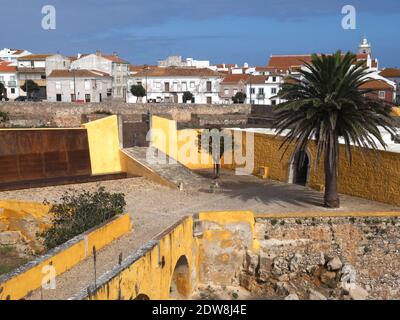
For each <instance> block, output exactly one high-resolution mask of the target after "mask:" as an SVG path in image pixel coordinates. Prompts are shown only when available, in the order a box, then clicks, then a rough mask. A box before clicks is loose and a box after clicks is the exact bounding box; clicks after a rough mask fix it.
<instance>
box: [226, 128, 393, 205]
mask: <svg viewBox="0 0 400 320" xmlns="http://www.w3.org/2000/svg"><path fill="white" fill-rule="evenodd" d="M244 134H245V132H244V133H243V135H244ZM242 140H243V148H245V143H246V139H245V138H243V139H242ZM281 143H282V138H281V137H275V136H272V135H267V134H259V133H256V134H254V174H258V173H259V168H260V167H268V168H269V176H270V179H272V180H278V181H282V182H288V178H289V168H290V161H291V153H292V151H293V147H291V148H289V150H288V152H287V153H286V154H285V155H284V156H283V158H282V159H281V157H282V154H283V151H282V150H279V146H280V145H281ZM352 149H353V163H352V165H350V164H349V162H348V161H347V159H346V156H345V149H344V146H343V145H340V148H339V152H340V158H339V168H338V170H339V175H338V190H339V192H340V193H343V194H348V195H352V196H357V197H361V198H365V199H369V200H375V201H380V202H385V203H389V204H394V205H400V196H399V195H400V193H399V187H398V186H399V185H400V154H398V153H394V152H387V151H378V152H374V151H372V150H364V155H363V154H362V151H361V149H360V148H357V147H353V148H352ZM243 150H245V149H243ZM308 151H309V153H310V155H311V168H310V177H309V181H308V185H309V186H310V187H313V188H317V187H318V186H320V185H324V173H323V166H322V164H321V165H320V166H319V168H314V166H313V164H314V160H315V156H316V148H315V146H314V145H313V144H310V145H309V148H308ZM233 167H234V166H230V168H233Z"/></svg>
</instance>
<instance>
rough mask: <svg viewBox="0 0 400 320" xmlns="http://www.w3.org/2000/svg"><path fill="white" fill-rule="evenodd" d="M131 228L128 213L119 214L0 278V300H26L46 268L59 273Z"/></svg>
mask: <svg viewBox="0 0 400 320" xmlns="http://www.w3.org/2000/svg"><path fill="white" fill-rule="evenodd" d="M131 228H132V224H131V220H130V216H129V214H124V215H118V216H116V217H113V218H112V219H110V220H109V221H106V222H105V223H103V224H101V225H100V226H97V227H95V228H93V229H91V230H89V231H87V232H85V233H84V234H81V235H78V236H76V237H75V238H73V239H71V240H69V241H67V242H66V243H64V244H62V245H61V246H58V247H56V248H54V249H52V250H50V251H49V252H48V253H47V254H45V255H43V256H40V257H39V258H37V259H36V260H33V261H31V262H29V263H27V264H25V265H23V266H22V267H20V268H18V269H16V270H15V271H13V272H11V273H8V274H6V275H4V276H2V277H0V300H18V299H23V298H24V297H26V296H27V295H29V293H30V292H32V291H34V290H36V289H38V288H39V287H40V286H41V285H42V280H43V278H44V277H45V276H49V274H48V273H47V272H48V271H44V269H43V267H45V266H53V267H54V269H55V272H56V276H58V275H60V274H62V273H64V272H65V271H67V270H69V269H71V268H72V267H73V266H75V265H76V264H78V263H79V262H81V261H82V260H84V259H86V258H87V257H89V256H91V255H92V254H93V247H96V250H99V249H101V248H103V247H104V246H106V245H107V244H109V243H111V242H112V241H113V240H115V239H117V238H119V237H121V236H122V235H124V234H126V233H127V232H129V231H130V230H131Z"/></svg>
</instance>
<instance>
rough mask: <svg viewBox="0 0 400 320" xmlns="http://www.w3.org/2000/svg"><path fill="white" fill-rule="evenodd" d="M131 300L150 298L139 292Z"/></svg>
mask: <svg viewBox="0 0 400 320" xmlns="http://www.w3.org/2000/svg"><path fill="white" fill-rule="evenodd" d="M133 300H150V298H149V296H148V295H145V294H143V293H141V294H138V295H137V296H136V298H135V299H133Z"/></svg>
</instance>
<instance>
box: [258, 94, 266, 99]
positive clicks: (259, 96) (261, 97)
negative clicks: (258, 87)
mask: <svg viewBox="0 0 400 320" xmlns="http://www.w3.org/2000/svg"><path fill="white" fill-rule="evenodd" d="M264 98H265V94H264V93H259V94H257V99H258V100H264Z"/></svg>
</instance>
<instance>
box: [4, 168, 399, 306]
mask: <svg viewBox="0 0 400 320" xmlns="http://www.w3.org/2000/svg"><path fill="white" fill-rule="evenodd" d="M201 174H202V175H204V176H206V177H210V173H209V172H208V171H204V172H202V173H201ZM210 183H211V180H210ZM99 186H104V187H105V188H106V190H108V191H111V192H123V193H125V195H126V198H125V199H126V202H127V208H126V211H127V212H129V213H130V215H131V217H132V221H133V225H134V227H133V230H132V232H130V233H129V234H127V235H125V236H123V237H122V238H120V239H118V240H116V241H114V242H113V243H112V244H110V245H108V246H107V247H105V248H103V249H102V250H100V251H99V252H98V257H97V261H98V262H97V275H101V274H103V273H104V272H106V271H107V270H110V269H111V268H112V267H113V266H114V265H115V264H117V263H118V257H119V254H120V253H121V252H122V254H123V257H127V256H128V255H130V254H131V253H133V252H134V251H135V250H136V249H138V248H139V247H140V246H142V245H143V244H144V243H146V242H147V241H149V240H150V239H152V238H153V237H154V236H155V235H157V234H158V233H160V232H161V231H162V230H164V229H165V228H167V227H168V226H170V225H172V224H173V223H174V222H176V221H177V220H178V219H179V218H180V217H182V216H186V215H191V214H194V213H198V212H200V211H211V210H219V211H227V210H228V211H229V210H252V211H253V212H255V213H267V212H294V211H296V212H298V211H303V212H304V211H327V212H332V211H331V210H329V209H325V208H323V207H322V194H321V193H319V192H316V191H314V190H311V189H309V188H305V187H301V186H297V185H288V184H284V183H278V182H272V181H263V180H260V179H258V178H255V177H253V176H234V175H233V174H232V172H230V171H223V172H222V176H221V182H220V188H219V189H218V191H216V192H214V193H210V192H209V190H199V191H185V190H183V191H179V190H172V189H168V188H166V187H162V186H159V185H155V184H153V183H152V182H150V181H148V180H146V179H144V178H132V179H124V180H115V181H104V182H96V183H86V184H78V185H67V186H56V187H46V188H38V189H29V190H19V191H8V192H0V199H2V200H5V199H18V200H32V201H39V202H41V201H43V200H44V199H46V200H48V201H50V202H55V201H58V199H59V198H60V196H61V195H62V194H63V193H64V192H65V191H66V190H71V189H73V190H77V191H79V190H88V191H94V190H96V189H97V188H98V187H99ZM341 202H342V207H341V208H340V209H337V210H338V211H398V210H399V208H398V207H395V206H391V205H386V204H382V203H378V202H372V201H368V200H365V199H360V198H355V197H350V196H346V195H342V196H341ZM93 281H94V268H93V261H92V259H91V258H89V259H86V260H85V261H83V262H81V263H80V264H78V265H77V266H76V267H74V268H73V269H71V270H69V271H67V272H66V273H64V274H62V275H61V276H59V277H58V278H57V289H56V290H48V291H43V292H41V291H40V290H37V291H35V292H33V293H32V295H31V296H30V299H67V298H69V297H71V296H72V295H74V294H75V293H76V292H78V291H79V290H81V289H83V288H86V287H87V286H88V285H89V284H90V283H92V282H93Z"/></svg>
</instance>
